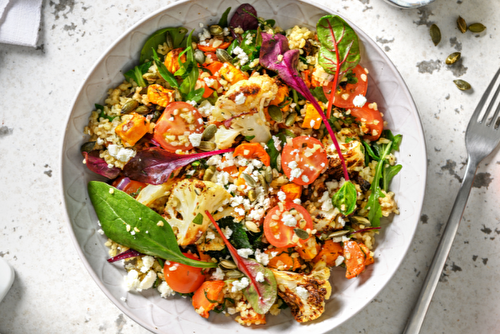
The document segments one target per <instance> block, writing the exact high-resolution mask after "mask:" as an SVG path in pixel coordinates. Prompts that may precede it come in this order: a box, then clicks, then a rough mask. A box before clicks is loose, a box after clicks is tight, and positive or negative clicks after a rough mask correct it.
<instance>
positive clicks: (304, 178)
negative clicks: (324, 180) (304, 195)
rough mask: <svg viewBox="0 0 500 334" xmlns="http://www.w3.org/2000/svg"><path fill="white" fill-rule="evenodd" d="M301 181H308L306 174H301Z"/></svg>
mask: <svg viewBox="0 0 500 334" xmlns="http://www.w3.org/2000/svg"><path fill="white" fill-rule="evenodd" d="M302 181H304V182H305V183H307V182H309V178H308V177H307V175H302Z"/></svg>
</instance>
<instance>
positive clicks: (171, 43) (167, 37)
mask: <svg viewBox="0 0 500 334" xmlns="http://www.w3.org/2000/svg"><path fill="white" fill-rule="evenodd" d="M165 42H166V43H167V46H168V48H169V50H172V49H173V48H174V40H173V39H172V35H171V34H170V32H169V31H167V32H166V33H165Z"/></svg>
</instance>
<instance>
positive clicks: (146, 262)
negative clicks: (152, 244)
mask: <svg viewBox="0 0 500 334" xmlns="http://www.w3.org/2000/svg"><path fill="white" fill-rule="evenodd" d="M154 263H155V258H154V257H152V256H149V255H146V256H143V257H142V268H141V272H143V273H147V272H148V270H149V269H151V267H152V266H153V264H154Z"/></svg>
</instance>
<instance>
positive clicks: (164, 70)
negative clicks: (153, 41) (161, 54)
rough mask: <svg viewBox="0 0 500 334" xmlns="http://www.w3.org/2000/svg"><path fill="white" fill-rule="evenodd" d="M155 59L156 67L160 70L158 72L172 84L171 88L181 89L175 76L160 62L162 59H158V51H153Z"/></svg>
mask: <svg viewBox="0 0 500 334" xmlns="http://www.w3.org/2000/svg"><path fill="white" fill-rule="evenodd" d="M153 59H154V62H155V64H156V67H157V68H158V72H159V73H160V75H161V77H162V78H163V79H164V80H165V81H166V82H168V83H169V84H170V86H172V87H175V88H179V84H178V83H177V80H176V79H175V76H174V75H173V74H172V73H170V71H169V70H168V69H167V67H166V66H165V64H163V63H162V62H161V61H160V58H158V55H157V54H156V51H155V50H153Z"/></svg>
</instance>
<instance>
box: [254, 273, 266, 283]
mask: <svg viewBox="0 0 500 334" xmlns="http://www.w3.org/2000/svg"><path fill="white" fill-rule="evenodd" d="M255 280H256V281H257V282H264V281H265V279H264V274H263V273H262V272H261V271H259V272H258V273H257V275H255Z"/></svg>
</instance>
